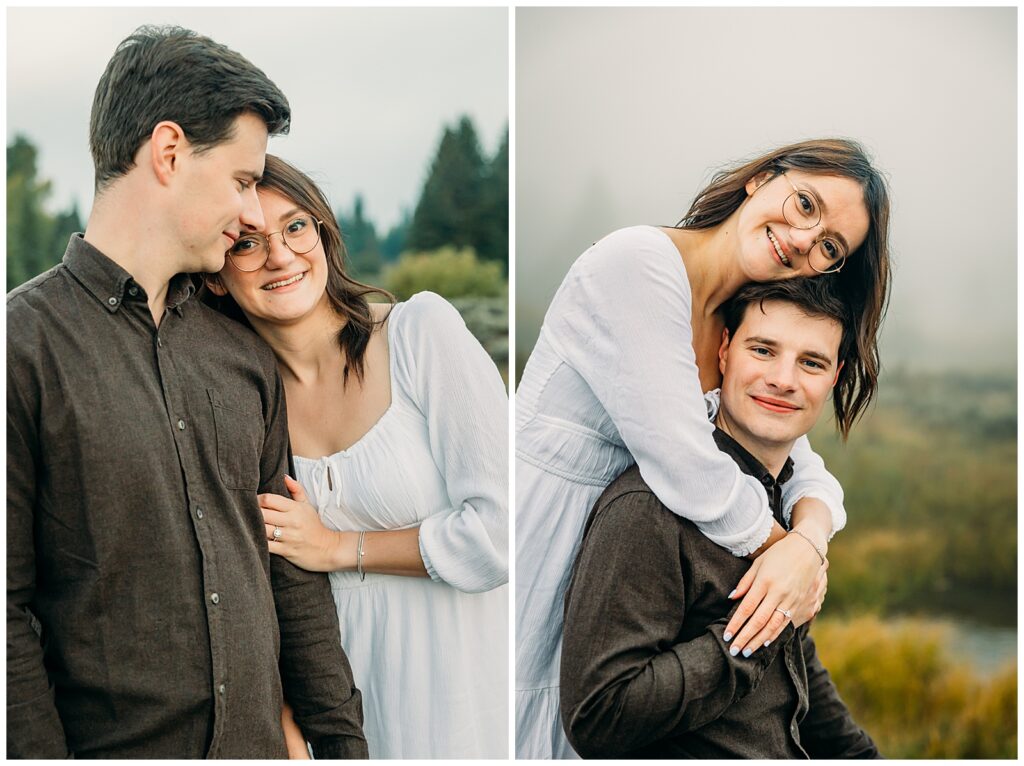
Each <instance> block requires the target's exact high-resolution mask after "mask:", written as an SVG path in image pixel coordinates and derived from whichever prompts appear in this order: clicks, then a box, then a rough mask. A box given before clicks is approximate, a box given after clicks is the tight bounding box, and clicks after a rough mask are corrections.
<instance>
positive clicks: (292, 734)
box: [281, 702, 312, 761]
mask: <svg viewBox="0 0 1024 766" xmlns="http://www.w3.org/2000/svg"><path fill="white" fill-rule="evenodd" d="M281 730H282V731H283V732H284V744H285V747H287V748H288V760H291V761H309V760H312V759H311V758H310V756H309V747H308V746H307V745H306V738H305V737H304V736H302V731H301V730H300V729H299V725H298V724H297V723H295V718H294V717H293V716H292V709H291V707H290V706H289V705H288V703H287V702H285V703H284V705H283V707H282V708H281Z"/></svg>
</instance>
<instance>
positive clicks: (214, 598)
mask: <svg viewBox="0 0 1024 766" xmlns="http://www.w3.org/2000/svg"><path fill="white" fill-rule="evenodd" d="M210 601H212V602H213V603H214V604H219V603H220V596H219V595H218V594H216V593H213V594H211V595H210Z"/></svg>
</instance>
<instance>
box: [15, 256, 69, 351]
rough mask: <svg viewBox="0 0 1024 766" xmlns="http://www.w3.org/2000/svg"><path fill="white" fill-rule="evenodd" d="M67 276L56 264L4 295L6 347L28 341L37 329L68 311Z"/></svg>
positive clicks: (60, 266)
mask: <svg viewBox="0 0 1024 766" xmlns="http://www.w3.org/2000/svg"><path fill="white" fill-rule="evenodd" d="M67 277H68V272H67V268H66V267H65V266H64V264H63V263H58V264H57V265H56V266H53V267H52V268H50V269H48V270H46V271H44V272H43V273H42V274H39V275H38V276H35V277H33V278H32V279H30V280H28V281H27V282H25V283H23V284H21V285H19V286H18V287H15V288H14V289H13V290H11V291H10V292H9V293H7V344H8V347H11V346H14V347H17V345H18V344H19V343H20V342H22V341H23V340H25V341H30V340H31V339H32V338H33V337H34V336H35V334H36V333H37V332H38V331H39V329H41V328H43V327H46V326H47V324H48V323H51V322H53V321H55V319H56V317H57V315H59V314H60V313H61V312H62V311H64V310H68V309H69V301H68V297H69V293H68V290H69V282H68V279H67Z"/></svg>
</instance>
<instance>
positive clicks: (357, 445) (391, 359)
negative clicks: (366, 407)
mask: <svg viewBox="0 0 1024 766" xmlns="http://www.w3.org/2000/svg"><path fill="white" fill-rule="evenodd" d="M405 304H406V301H401V302H399V303H396V304H394V305H393V306H392V307H391V311H390V312H389V313H388V317H387V319H386V320H385V321H386V322H387V323H388V327H387V334H386V336H385V339H384V342H385V343H386V344H387V349H388V385H389V386H390V388H391V401H390V402H389V403H388V406H387V409H385V410H384V412H382V413H381V414H380V417H379V418H377V419H376V420H375V421H374V423H373V425H372V426H370V427H369V428H367V429H366V431H365V432H364V433H363V435H362V436H360V437H359V438H358V439H356V440H355V441H354V442H352V443H351V444H350V445H348V446H347V447H346V448H345V449H343V450H338V451H337V452H332V453H331V454H329V455H322V456H321V457H303V456H302V455H295V454H293V455H292V458H293V459H295V460H304V461H305V462H307V463H320V462H324V461H329V460H330V459H331V458H335V457H349V456H350V455H351V454H352V453H353V452H355V451H357V450H358V449H361V447H362V445H363V444H365V443H366V442H367V441H368V440H369V438H370V437H371V436H372V435H373V434H374V433H375V432H376V431H378V430H379V429H380V425H381V423H383V422H384V421H385V420H386V419H388V416H389V415H390V414H391V411H392V410H394V409H395V389H396V386H395V356H396V354H395V353H394V348H395V343H394V338H392V335H391V334H392V332H394V327H395V323H394V321H393V320H394V319H395V313H396V312H398V311H399V308H400V307H401V308H404V307H405Z"/></svg>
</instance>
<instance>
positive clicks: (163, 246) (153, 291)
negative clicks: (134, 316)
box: [85, 179, 184, 326]
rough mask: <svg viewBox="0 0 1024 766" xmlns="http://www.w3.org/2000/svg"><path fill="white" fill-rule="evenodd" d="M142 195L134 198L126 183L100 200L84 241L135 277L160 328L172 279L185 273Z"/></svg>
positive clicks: (179, 259)
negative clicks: (143, 201)
mask: <svg viewBox="0 0 1024 766" xmlns="http://www.w3.org/2000/svg"><path fill="white" fill-rule="evenodd" d="M142 196H143V195H137V194H133V192H132V189H131V188H130V184H129V183H127V179H124V180H122V181H118V182H115V185H114V186H113V187H112V188H110V189H108V190H106V191H104V192H103V194H102V195H99V196H97V199H96V202H95V204H94V205H93V209H92V212H91V213H90V214H89V222H88V223H87V224H86V228H85V241H86V242H88V243H89V244H90V245H92V246H93V247H95V248H96V249H97V250H99V251H100V252H101V253H103V254H104V255H105V256H107V257H108V258H109V259H110V260H112V261H113V262H114V263H116V264H117V265H118V266H120V267H121V268H122V269H124V270H125V271H127V272H128V273H129V274H131V275H132V278H133V279H134V280H135V281H136V282H137V283H138V284H139V285H140V286H141V287H142V289H143V290H145V291H146V295H147V297H148V299H149V310H150V313H151V314H152V315H153V321H154V322H155V323H156V324H157V326H159V324H160V319H161V318H162V317H163V313H164V308H165V307H166V302H167V288H168V284H169V283H170V280H171V277H173V276H174V275H175V274H177V273H179V272H180V271H183V270H184V269H183V264H182V263H181V260H182V259H181V258H180V257H175V255H174V253H173V252H171V251H170V250H171V249H170V248H169V247H168V240H167V237H166V235H165V233H164V232H162V231H161V230H160V229H159V227H158V226H155V225H153V223H152V222H153V221H155V220H158V219H157V217H155V216H153V215H152V214H151V213H150V211H149V210H147V209H146V207H145V205H144V203H142V202H140V199H141V198H142Z"/></svg>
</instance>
